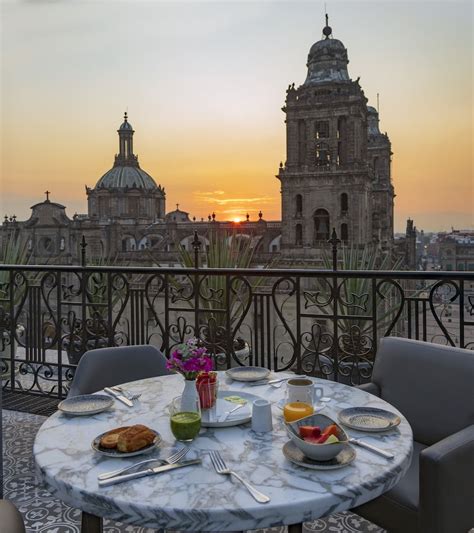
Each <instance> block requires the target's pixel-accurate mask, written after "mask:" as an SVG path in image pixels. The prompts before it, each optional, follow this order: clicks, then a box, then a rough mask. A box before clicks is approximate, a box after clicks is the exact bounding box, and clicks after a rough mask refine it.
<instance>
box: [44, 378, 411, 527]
mask: <svg viewBox="0 0 474 533" xmlns="http://www.w3.org/2000/svg"><path fill="white" fill-rule="evenodd" d="M282 375H285V374H283V373H279V375H278V376H279V377H280V376H282ZM312 379H313V380H314V381H315V382H316V383H317V384H318V385H321V386H322V387H323V388H324V395H325V396H328V397H330V398H331V401H330V402H328V403H327V404H326V407H325V408H324V409H323V410H322V411H321V412H322V413H323V414H326V415H328V416H330V417H331V418H333V419H334V420H337V413H338V412H339V411H340V410H341V409H344V408H346V407H352V406H372V407H381V408H385V409H387V410H389V411H392V412H396V413H397V414H399V415H400V416H401V423H400V425H399V426H398V427H397V428H395V429H393V430H391V431H389V432H384V433H377V434H374V433H370V434H369V433H367V434H363V433H361V432H358V431H354V430H350V429H347V428H346V431H347V433H348V434H349V435H350V436H356V437H363V439H364V440H365V441H366V442H368V443H371V444H375V445H378V446H380V447H381V448H383V449H385V450H387V451H391V452H392V453H394V454H395V459H393V460H388V459H385V458H384V457H381V456H379V455H376V454H374V453H372V452H370V451H367V450H365V449H363V448H360V447H357V448H356V449H355V451H356V453H357V456H356V459H355V461H354V462H353V463H351V464H350V465H348V466H346V467H344V468H341V469H338V470H331V471H321V470H312V469H306V468H303V467H300V466H297V465H295V464H293V463H291V462H289V461H288V460H287V459H286V458H285V457H284V455H283V453H282V447H283V445H284V444H285V443H286V442H287V441H288V436H287V434H286V430H285V427H284V422H283V416H282V411H281V410H280V409H279V408H278V407H277V405H276V403H277V402H278V400H280V399H282V398H284V395H285V385H283V386H282V387H281V388H275V387H272V386H269V385H263V386H257V387H249V386H248V384H245V383H241V382H236V381H234V382H230V381H229V380H228V378H226V377H225V375H224V374H222V373H220V375H219V380H220V383H219V387H220V390H223V389H229V390H235V391H238V390H241V391H247V392H251V393H252V394H256V395H259V396H262V397H264V398H266V399H268V400H270V401H271V402H272V403H273V405H272V412H273V431H272V432H270V433H255V432H253V431H252V430H251V427H250V423H247V424H245V425H242V426H235V427H228V428H203V429H201V433H200V435H199V437H198V438H197V439H195V440H194V441H193V443H192V444H191V451H190V452H189V453H188V455H187V457H186V459H188V458H192V457H193V454H195V455H199V456H200V457H201V458H202V461H203V462H202V465H197V466H191V467H187V468H182V469H176V470H173V471H170V472H165V473H161V474H158V475H154V476H149V477H145V478H142V479H138V480H133V481H128V482H125V483H121V484H117V485H113V486H110V487H106V488H99V486H98V483H97V475H98V474H100V473H103V472H107V471H110V470H114V469H116V468H120V467H123V466H128V465H129V464H132V463H133V462H136V461H138V460H140V459H142V458H150V457H152V455H150V454H148V455H146V456H142V457H133V458H129V459H125V458H121V459H114V458H108V457H103V456H101V455H99V454H97V453H95V452H94V451H93V450H92V449H91V442H92V440H93V439H94V437H96V436H97V435H99V434H100V433H102V432H104V431H107V430H109V429H113V428H114V427H119V426H125V425H131V424H136V423H142V424H146V425H147V426H149V427H151V428H153V429H156V430H157V431H159V433H160V434H161V436H162V438H163V442H162V443H161V446H160V448H159V449H157V451H156V452H153V453H154V454H155V455H156V456H157V457H162V458H163V457H168V456H169V455H170V453H171V449H176V444H177V443H176V441H175V439H174V437H173V435H172V433H171V431H170V427H169V415H168V413H167V409H166V406H167V405H168V404H169V402H170V400H171V399H172V398H173V397H175V396H177V395H179V394H180V392H181V391H182V389H183V387H184V383H183V378H182V377H181V376H179V375H173V376H164V377H160V378H151V379H146V380H141V381H136V382H133V383H130V384H128V385H127V389H128V390H130V391H132V392H140V393H142V396H141V398H140V400H139V401H137V402H135V403H136V405H135V407H133V408H129V407H127V406H125V405H123V404H122V403H120V402H115V404H114V406H113V407H112V408H111V409H110V410H108V411H105V412H103V413H100V414H96V415H93V416H90V417H83V416H82V417H68V416H66V415H64V414H61V413H59V412H58V413H55V414H54V415H52V416H51V417H49V418H48V420H46V422H45V423H44V424H43V425H42V427H41V428H40V430H39V432H38V434H37V436H36V440H35V445H34V456H35V459H36V464H37V470H38V472H39V475H40V477H41V478H42V480H43V482H45V483H46V485H47V486H48V489H49V490H50V492H51V493H53V494H54V495H55V496H57V497H58V498H60V499H61V500H63V501H65V502H66V503H68V504H70V505H71V506H73V507H76V508H80V509H82V510H83V511H86V512H88V513H90V514H93V515H96V516H102V517H105V518H110V519H112V520H117V521H120V522H125V523H128V524H135V525H141V526H146V527H151V528H156V529H161V528H166V529H179V530H188V531H197V530H200V531H203V530H205V531H242V530H249V529H257V528H263V527H271V526H278V525H288V524H298V523H301V522H304V521H309V520H313V519H316V518H319V517H321V516H325V515H328V514H332V513H335V512H338V511H343V510H347V509H351V508H353V507H355V506H357V505H360V504H362V503H365V502H367V501H369V500H372V499H373V498H376V497H377V496H379V495H380V494H382V493H384V492H386V491H387V490H389V489H390V488H391V487H393V486H394V485H395V484H396V483H397V482H398V480H399V479H400V478H401V477H402V475H403V474H404V473H405V472H406V470H407V469H408V466H409V464H410V460H411V454H412V439H413V436H412V431H411V428H410V426H409V424H408V422H407V421H406V419H405V418H404V417H403V416H402V415H401V414H400V413H399V412H398V411H397V410H396V409H395V408H394V407H393V406H391V405H390V404H388V403H387V402H384V401H383V400H381V399H379V398H376V397H375V396H373V395H371V394H368V393H366V392H364V391H362V390H359V389H356V388H354V387H349V386H346V385H342V384H339V383H335V382H332V381H326V380H319V379H315V378H312ZM209 450H219V452H220V453H221V455H222V457H223V459H224V460H225V461H226V463H227V466H228V467H229V468H232V469H234V470H236V471H237V472H238V473H239V474H241V475H242V477H244V478H245V479H247V480H248V481H249V482H250V483H252V484H253V485H255V486H256V487H257V488H258V489H259V490H260V491H261V492H263V493H264V494H266V495H268V496H270V498H271V501H270V502H269V503H266V504H259V503H257V502H256V501H255V500H254V499H253V498H252V497H251V495H250V494H249V493H248V492H247V490H246V489H245V488H244V487H243V486H242V485H241V484H240V483H239V482H237V481H231V479H230V478H229V476H223V475H219V474H217V473H216V472H215V471H214V468H213V467H212V464H211V461H210V457H209V455H208V454H207V453H205V452H206V451H209Z"/></svg>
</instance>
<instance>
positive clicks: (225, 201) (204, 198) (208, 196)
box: [194, 191, 275, 206]
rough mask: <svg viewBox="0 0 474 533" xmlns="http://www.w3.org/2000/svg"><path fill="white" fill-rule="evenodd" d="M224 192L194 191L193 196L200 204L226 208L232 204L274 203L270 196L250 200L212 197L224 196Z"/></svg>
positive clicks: (273, 198)
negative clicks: (204, 203) (205, 203)
mask: <svg viewBox="0 0 474 533" xmlns="http://www.w3.org/2000/svg"><path fill="white" fill-rule="evenodd" d="M224 194H225V192H224V191H212V192H200V191H196V192H195V193H194V196H195V197H196V198H197V199H198V200H199V201H201V202H207V203H209V204H215V205H219V206H226V205H232V204H244V205H245V204H256V203H258V204H268V203H270V202H274V201H275V197H272V196H260V197H250V198H216V197H215V196H214V195H220V196H222V195H224Z"/></svg>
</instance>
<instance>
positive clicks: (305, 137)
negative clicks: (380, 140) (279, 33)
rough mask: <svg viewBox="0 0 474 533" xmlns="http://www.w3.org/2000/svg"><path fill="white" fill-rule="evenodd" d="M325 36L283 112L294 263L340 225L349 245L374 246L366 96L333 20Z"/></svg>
mask: <svg viewBox="0 0 474 533" xmlns="http://www.w3.org/2000/svg"><path fill="white" fill-rule="evenodd" d="M323 36H324V38H323V39H322V40H320V41H318V42H316V43H315V44H314V45H313V46H312V47H311V49H310V52H309V55H308V63H307V67H308V74H307V77H306V80H305V82H304V83H303V84H302V85H301V86H300V87H298V88H295V86H294V84H292V85H290V86H289V87H288V90H287V95H286V103H285V106H284V107H283V108H282V110H283V112H284V113H285V114H286V139H287V154H286V163H285V164H284V165H283V164H280V170H279V173H278V175H277V178H278V179H279V180H280V181H281V198H282V253H285V250H286V251H288V252H290V253H289V255H290V256H293V257H298V256H304V257H312V256H317V255H319V252H318V250H319V249H321V248H322V247H326V241H327V240H328V239H329V236H330V232H331V229H332V228H333V227H334V228H336V231H337V234H338V236H339V238H340V239H341V240H342V241H343V242H346V243H352V244H361V245H362V244H366V243H369V242H372V240H373V233H372V227H371V224H372V213H371V210H372V205H371V204H372V199H371V192H372V191H371V189H372V183H371V182H372V178H371V175H370V174H371V172H370V169H369V166H368V129H367V126H368V123H367V98H366V97H365V96H364V92H363V90H362V88H361V87H360V85H359V79H357V80H356V81H353V80H351V79H350V78H349V73H348V70H347V65H348V63H349V60H348V57H347V50H346V48H345V47H344V45H343V44H342V42H341V41H339V40H337V39H334V38H333V37H332V29H331V28H330V27H329V25H328V19H327V15H326V26H325V28H324V29H323Z"/></svg>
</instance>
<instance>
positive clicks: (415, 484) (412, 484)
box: [353, 442, 426, 533]
mask: <svg viewBox="0 0 474 533" xmlns="http://www.w3.org/2000/svg"><path fill="white" fill-rule="evenodd" d="M425 448H426V446H425V445H424V444H421V443H419V442H414V443H413V457H412V460H411V465H410V468H409V469H408V471H407V473H406V474H405V475H404V476H403V477H402V479H400V481H399V482H398V484H397V485H395V487H393V488H392V489H390V490H389V491H388V492H386V493H385V494H382V496H379V497H378V498H375V500H372V501H370V502H367V503H365V504H364V505H361V506H360V507H356V508H355V509H353V511H354V512H356V513H357V514H359V515H360V516H363V517H364V518H366V519H367V520H370V521H371V522H374V523H375V524H377V525H379V526H380V527H383V528H385V529H388V530H389V531H390V532H391V533H392V532H394V533H397V532H400V533H412V532H413V533H416V532H417V531H418V507H419V496H420V478H419V476H420V452H421V451H422V450H424V449H425Z"/></svg>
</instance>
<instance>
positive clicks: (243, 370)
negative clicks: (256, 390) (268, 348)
mask: <svg viewBox="0 0 474 533" xmlns="http://www.w3.org/2000/svg"><path fill="white" fill-rule="evenodd" d="M226 374H227V375H228V376H229V377H230V378H231V379H234V380H235V381H260V380H262V379H266V378H268V376H269V375H270V370H268V368H263V367H261V366H238V367H236V368H230V369H229V370H227V371H226Z"/></svg>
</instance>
